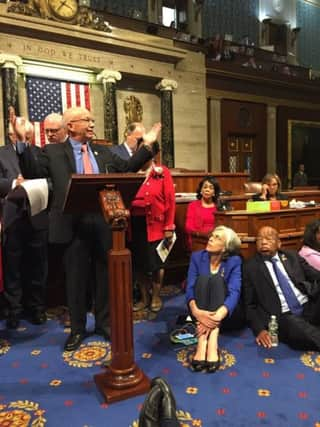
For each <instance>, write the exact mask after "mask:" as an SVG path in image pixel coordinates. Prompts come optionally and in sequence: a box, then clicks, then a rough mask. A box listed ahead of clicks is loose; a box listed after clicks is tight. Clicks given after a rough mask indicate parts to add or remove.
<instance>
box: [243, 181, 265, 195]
mask: <svg viewBox="0 0 320 427" xmlns="http://www.w3.org/2000/svg"><path fill="white" fill-rule="evenodd" d="M243 186H244V192H245V193H254V194H255V193H261V187H262V184H261V182H255V181H252V182H245V183H244V184H243Z"/></svg>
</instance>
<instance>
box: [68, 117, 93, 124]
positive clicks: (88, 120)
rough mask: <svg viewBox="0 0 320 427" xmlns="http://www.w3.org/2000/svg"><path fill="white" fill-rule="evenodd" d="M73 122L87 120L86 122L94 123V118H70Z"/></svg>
mask: <svg viewBox="0 0 320 427" xmlns="http://www.w3.org/2000/svg"><path fill="white" fill-rule="evenodd" d="M75 122H88V123H95V120H94V119H89V118H88V117H87V118H86V119H75V120H70V123H75Z"/></svg>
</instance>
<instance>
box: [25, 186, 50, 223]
mask: <svg viewBox="0 0 320 427" xmlns="http://www.w3.org/2000/svg"><path fill="white" fill-rule="evenodd" d="M20 185H21V186H22V187H23V188H24V189H25V191H26V193H27V196H28V199H29V203H30V212H31V216H34V215H37V214H38V213H39V212H41V211H43V210H44V209H46V208H47V206H48V196H49V189H48V182H47V180H46V179H44V178H40V179H28V180H25V181H23V182H22V183H21V184H20Z"/></svg>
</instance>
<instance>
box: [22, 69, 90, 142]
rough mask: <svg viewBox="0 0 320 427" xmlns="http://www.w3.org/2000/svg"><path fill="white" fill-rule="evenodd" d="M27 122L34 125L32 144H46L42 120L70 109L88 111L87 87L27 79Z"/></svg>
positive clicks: (79, 84) (32, 78)
mask: <svg viewBox="0 0 320 427" xmlns="http://www.w3.org/2000/svg"><path fill="white" fill-rule="evenodd" d="M27 97H28V113H29V120H30V121H31V122H32V123H33V125H34V131H35V134H34V141H33V142H34V144H36V145H38V146H39V147H40V146H41V147H42V146H43V145H45V144H46V143H47V141H46V136H45V133H44V129H43V120H44V118H45V117H46V116H47V115H48V114H50V113H63V112H64V111H65V110H66V109H67V108H70V107H85V108H87V109H88V110H90V92H89V85H88V84H84V83H71V82H64V81H61V80H52V79H45V78H41V77H31V76H28V77H27Z"/></svg>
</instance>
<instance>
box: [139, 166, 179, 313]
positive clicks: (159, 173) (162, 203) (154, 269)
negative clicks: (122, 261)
mask: <svg viewBox="0 0 320 427" xmlns="http://www.w3.org/2000/svg"><path fill="white" fill-rule="evenodd" d="M143 170H144V173H145V174H146V178H145V180H144V182H143V184H142V185H141V187H140V188H139V190H138V192H137V194H136V196H135V199H134V200H133V202H132V205H131V206H132V208H131V221H132V246H131V249H132V258H133V270H134V273H135V276H136V279H137V281H138V283H139V285H140V291H141V301H140V302H138V303H137V304H135V306H134V310H135V311H138V310H143V309H145V308H146V307H148V306H149V304H150V310H151V311H154V312H158V311H160V310H161V308H162V300H161V298H160V288H161V284H162V278H163V274H164V269H163V267H164V263H163V262H162V261H161V259H160V257H159V255H158V252H157V249H156V248H157V246H158V245H159V243H160V242H161V241H162V240H163V239H166V241H167V243H168V244H170V242H171V240H172V238H173V233H174V230H175V225H174V217H175V190H174V185H173V180H172V177H171V174H170V171H169V169H168V168H167V167H166V166H157V165H156V164H155V161H154V160H151V161H149V162H147V163H146V164H145V166H144V168H143ZM150 297H151V302H150Z"/></svg>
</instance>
